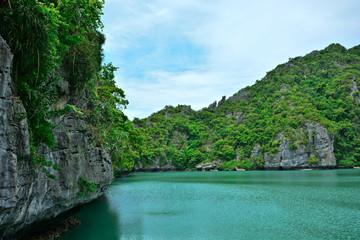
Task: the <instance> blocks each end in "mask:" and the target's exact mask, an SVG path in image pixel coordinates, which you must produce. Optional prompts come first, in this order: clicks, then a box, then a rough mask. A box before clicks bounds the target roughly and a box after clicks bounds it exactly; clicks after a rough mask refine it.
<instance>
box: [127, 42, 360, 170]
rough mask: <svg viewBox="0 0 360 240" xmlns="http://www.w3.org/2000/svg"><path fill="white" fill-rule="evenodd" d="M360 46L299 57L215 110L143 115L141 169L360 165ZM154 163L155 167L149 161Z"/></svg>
mask: <svg viewBox="0 0 360 240" xmlns="http://www.w3.org/2000/svg"><path fill="white" fill-rule="evenodd" d="M359 84H360V46H356V47H353V48H351V49H346V48H344V47H343V46H341V45H339V44H331V45H329V46H328V47H327V48H325V49H324V50H321V51H313V52H311V53H309V54H307V55H305V56H303V57H296V58H291V59H289V61H288V62H287V63H285V64H281V65H279V66H277V67H276V68H275V69H274V70H271V71H269V72H268V73H267V74H266V76H265V77H264V78H263V79H261V80H258V81H256V83H255V84H254V85H252V86H249V87H246V88H244V89H241V90H240V91H238V92H237V93H235V94H234V95H233V96H231V97H229V98H228V99H226V97H223V98H222V99H221V100H220V101H219V102H218V103H217V102H216V101H215V102H214V103H212V104H210V105H209V107H208V108H203V109H202V110H199V111H194V110H192V109H191V107H190V106H185V105H179V106H177V107H172V106H166V107H165V108H164V109H163V110H161V111H159V112H156V113H154V114H152V115H151V116H150V117H148V118H145V119H135V120H134V125H135V126H137V128H138V129H139V131H141V132H142V135H143V136H144V137H143V141H142V142H141V144H139V145H140V146H139V147H138V149H139V150H138V154H139V155H140V157H139V159H138V160H137V163H136V164H135V168H134V169H135V170H137V169H139V168H140V169H142V170H146V169H148V170H166V169H171V168H180V169H198V170H211V169H220V170H234V169H239V168H245V169H296V168H309V167H311V168H334V167H353V166H358V165H360V160H359V159H360V128H359V126H360V117H359V116H360V103H359V102H360V91H359V90H358V86H359ZM146 166H148V167H146Z"/></svg>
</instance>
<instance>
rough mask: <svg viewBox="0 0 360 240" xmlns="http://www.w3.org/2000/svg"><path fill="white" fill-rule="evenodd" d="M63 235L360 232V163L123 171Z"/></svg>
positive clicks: (345, 235) (352, 235)
mask: <svg viewBox="0 0 360 240" xmlns="http://www.w3.org/2000/svg"><path fill="white" fill-rule="evenodd" d="M77 216H78V217H79V218H81V219H82V221H83V224H82V225H81V226H80V227H78V228H77V229H75V230H72V231H70V232H68V233H66V234H65V235H64V236H63V237H62V238H61V239H62V240H65V239H66V240H69V239H77V240H78V239H87V240H91V239H94V240H95V239H96V240H97V239H131V240H133V239H360V169H351V170H319V171H315V170H313V171H252V172H169V173H142V174H132V175H131V176H130V177H129V178H122V179H117V180H115V181H114V183H113V184H112V185H111V187H110V188H109V189H108V191H107V192H106V194H105V195H104V196H103V197H101V198H100V199H98V200H97V201H95V202H93V203H91V204H89V205H87V206H85V207H84V208H82V209H81V210H80V211H79V212H78V213H77Z"/></svg>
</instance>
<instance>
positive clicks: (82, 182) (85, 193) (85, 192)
mask: <svg viewBox="0 0 360 240" xmlns="http://www.w3.org/2000/svg"><path fill="white" fill-rule="evenodd" d="M78 184H79V188H80V190H79V192H78V193H77V194H78V195H79V196H81V197H83V198H90V193H92V192H95V191H96V189H97V186H96V184H95V183H94V182H91V181H89V180H88V179H87V178H86V177H84V176H80V178H79V180H78Z"/></svg>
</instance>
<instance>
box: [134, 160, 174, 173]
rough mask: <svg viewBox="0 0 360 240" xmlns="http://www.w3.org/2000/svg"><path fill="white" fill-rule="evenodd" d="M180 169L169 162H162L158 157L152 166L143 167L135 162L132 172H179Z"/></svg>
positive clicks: (143, 165)
mask: <svg viewBox="0 0 360 240" xmlns="http://www.w3.org/2000/svg"><path fill="white" fill-rule="evenodd" d="M179 170H181V169H180V168H177V167H175V166H174V165H173V164H172V162H171V161H162V160H161V158H160V157H155V158H154V160H153V164H150V165H145V164H143V163H141V162H137V163H136V164H135V165H134V168H133V171H134V172H165V171H179Z"/></svg>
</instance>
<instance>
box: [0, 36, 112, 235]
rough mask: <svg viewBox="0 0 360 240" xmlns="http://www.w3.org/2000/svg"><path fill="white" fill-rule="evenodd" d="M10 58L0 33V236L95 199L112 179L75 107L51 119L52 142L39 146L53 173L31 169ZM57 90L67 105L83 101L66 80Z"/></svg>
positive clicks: (22, 230) (108, 165)
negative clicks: (70, 88) (52, 145)
mask: <svg viewBox="0 0 360 240" xmlns="http://www.w3.org/2000/svg"><path fill="white" fill-rule="evenodd" d="M12 58H13V56H12V54H11V52H10V48H9V47H8V46H7V44H6V42H5V41H4V40H3V39H2V38H1V37H0V161H1V162H0V239H1V238H4V239H8V238H9V239H13V238H16V237H19V236H21V234H22V233H25V232H26V231H27V230H30V229H32V228H34V227H35V228H36V227H39V226H40V225H41V224H44V223H45V222H47V220H49V219H52V218H54V217H56V216H59V215H61V214H64V213H66V212H67V211H69V210H71V209H73V208H74V207H77V206H80V205H82V204H84V203H86V202H89V201H91V200H94V199H96V198H97V197H99V196H100V195H101V194H102V193H103V192H104V191H105V190H106V189H107V187H108V186H109V185H110V183H111V181H112V179H113V170H112V164H111V160H110V157H109V153H108V152H107V151H106V150H104V149H102V148H98V147H95V146H94V145H93V143H92V142H93V140H92V135H91V133H90V132H89V131H88V130H87V123H86V121H84V120H83V119H81V118H80V117H78V116H77V114H76V113H74V112H70V113H67V114H65V115H63V116H61V117H55V118H53V119H52V120H53V121H54V122H55V123H57V124H58V125H56V127H55V128H54V129H53V136H54V139H55V147H54V148H52V149H50V148H49V147H47V146H46V145H42V146H41V147H40V148H39V151H38V154H41V155H44V159H45V161H49V162H52V163H54V164H57V165H58V167H59V168H60V170H58V171H56V170H51V172H50V174H52V175H53V176H55V179H50V178H49V177H48V176H47V175H46V174H44V173H42V172H41V169H38V170H35V169H34V166H35V165H34V164H33V162H32V160H31V159H30V142H29V128H28V123H27V118H26V117H27V114H26V111H25V109H24V107H23V104H22V102H21V101H20V100H19V99H18V98H17V97H16V96H14V95H13V94H12V89H11V86H13V83H12V80H11V76H10V72H11V62H12ZM58 91H60V94H62V95H63V96H65V97H64V98H63V101H65V105H66V103H72V104H74V105H77V106H79V107H86V105H84V101H81V98H80V99H79V97H78V96H72V95H71V94H70V93H69V89H67V84H66V82H63V83H62V84H60V85H59V86H58ZM62 104H64V103H62ZM79 104H80V105H79ZM39 170H40V171H39ZM83 177H85V178H86V179H87V180H88V181H89V182H92V183H93V184H95V185H96V188H95V189H93V190H94V191H88V190H89V189H87V187H88V186H87V184H88V183H86V182H85V181H83ZM81 192H83V193H84V194H85V195H87V196H84V194H83V195H81V194H80V193H81Z"/></svg>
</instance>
